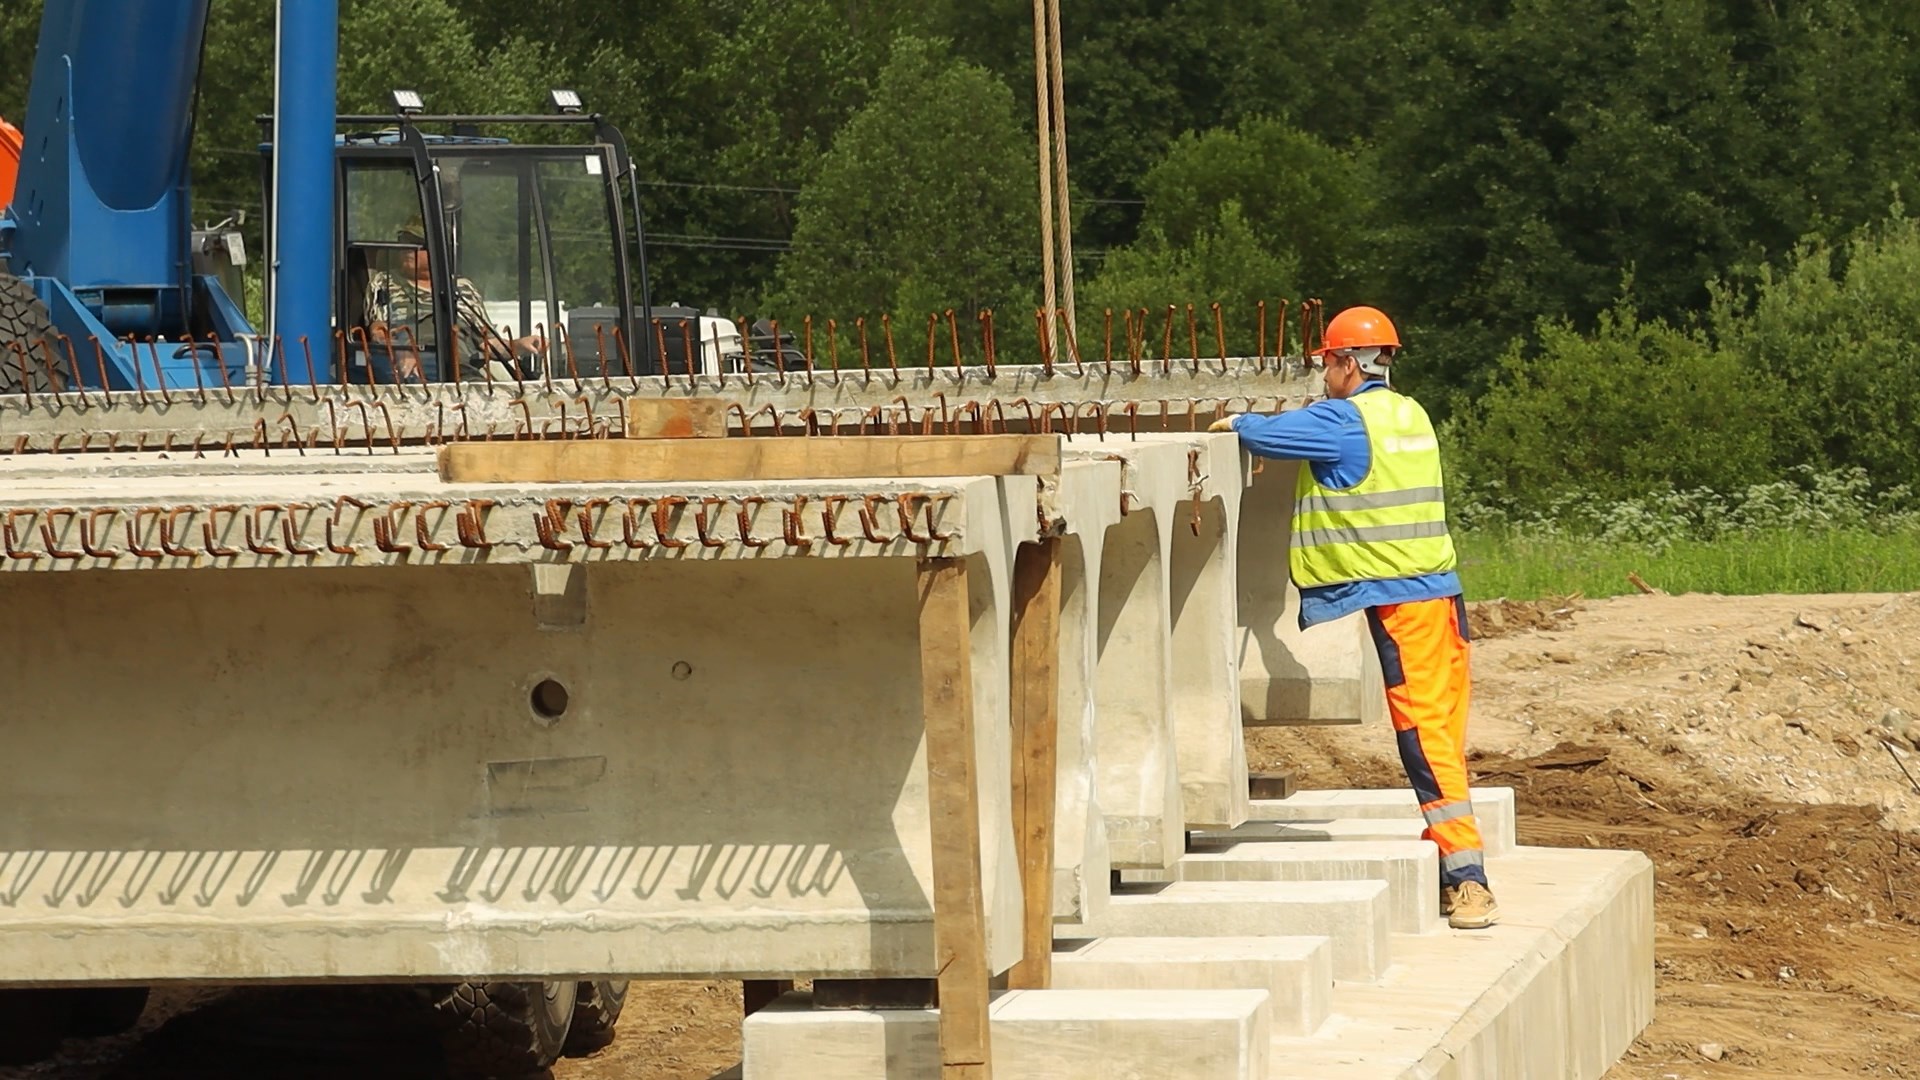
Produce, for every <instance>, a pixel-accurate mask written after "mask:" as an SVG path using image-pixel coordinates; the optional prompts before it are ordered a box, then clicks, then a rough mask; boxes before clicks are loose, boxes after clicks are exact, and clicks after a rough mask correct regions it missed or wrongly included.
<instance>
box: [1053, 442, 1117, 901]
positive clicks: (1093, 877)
mask: <svg viewBox="0 0 1920 1080" xmlns="http://www.w3.org/2000/svg"><path fill="white" fill-rule="evenodd" d="M1120 482H1121V481H1120V465H1119V463H1118V462H1113V461H1074V462H1070V463H1069V464H1068V465H1067V466H1066V467H1065V468H1064V469H1063V470H1062V471H1061V475H1060V484H1059V488H1058V490H1057V492H1056V498H1057V499H1058V503H1059V507H1060V511H1061V513H1062V515H1063V516H1064V517H1065V518H1066V520H1067V524H1068V527H1069V530H1070V531H1069V533H1068V534H1067V535H1066V536H1065V537H1064V538H1063V542H1062V545H1061V560H1060V561H1061V568H1060V710H1059V713H1060V717H1059V719H1060V723H1059V732H1058V735H1059V741H1058V763H1057V766H1056V776H1057V782H1056V788H1055V791H1056V795H1055V799H1054V808H1055V809H1054V818H1055V820H1054V846H1053V913H1054V916H1055V917H1056V918H1060V919H1066V920H1069V921H1084V920H1087V919H1091V918H1094V917H1095V916H1096V915H1097V913H1098V912H1099V910H1100V909H1101V908H1102V907H1104V905H1105V904H1106V898H1107V891H1108V888H1109V878H1110V875H1111V871H1112V865H1113V864H1112V858H1111V856H1110V855H1109V853H1108V849H1107V823H1106V818H1105V815H1104V814H1103V813H1102V811H1101V809H1100V799H1099V794H1098V792H1097V791H1096V790H1095V765H1094V761H1095V749H1096V745H1097V744H1096V727H1095V698H1096V689H1095V688H1096V687H1097V686H1098V669H1099V658H1100V648H1099V646H1100V634H1099V626H1100V609H1099V603H1100V592H1101V590H1100V581H1101V561H1100V556H1101V554H1102V552H1103V550H1104V548H1105V544H1104V543H1103V538H1104V537H1105V536H1106V535H1107V530H1108V529H1109V528H1110V527H1111V526H1112V525H1113V524H1114V523H1115V522H1117V521H1118V520H1119V519H1120V508H1119V505H1118V504H1119V500H1118V499H1116V498H1115V497H1114V495H1113V493H1114V491H1115V490H1117V489H1118V488H1119V487H1120Z"/></svg>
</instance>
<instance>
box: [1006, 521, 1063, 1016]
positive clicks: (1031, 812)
mask: <svg viewBox="0 0 1920 1080" xmlns="http://www.w3.org/2000/svg"><path fill="white" fill-rule="evenodd" d="M1060 544H1061V540H1060V539H1059V538H1058V537H1051V538H1049V539H1046V540H1042V541H1040V542H1039V543H1036V544H1023V545H1021V547H1020V551H1019V554H1018V555H1017V556H1016V557H1015V559H1014V564H1013V653H1012V663H1013V687H1012V698H1013V700H1012V704H1013V747H1014V750H1013V830H1014V831H1013V838H1014V844H1015V846H1016V847H1017V849H1018V851H1019V855H1020V881H1021V886H1022V896H1023V898H1024V900H1025V910H1024V912H1023V914H1022V918H1021V933H1020V939H1021V942H1022V943H1023V950H1022V957H1021V960H1020V963H1018V964H1016V965H1015V966H1014V968H1013V970H1012V971H1010V972H1008V973H1007V986H1008V988H1009V989H1013V990H1046V989H1048V988H1050V987H1051V986H1052V985H1053V839H1054V788H1055V782H1056V776H1057V770H1058V756H1059V742H1060V740H1059V735H1060V708H1059V706H1060Z"/></svg>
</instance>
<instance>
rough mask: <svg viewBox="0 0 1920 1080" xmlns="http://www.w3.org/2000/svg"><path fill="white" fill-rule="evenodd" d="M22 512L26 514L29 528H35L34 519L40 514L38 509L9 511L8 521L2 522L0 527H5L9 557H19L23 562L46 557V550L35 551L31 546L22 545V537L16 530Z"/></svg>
mask: <svg viewBox="0 0 1920 1080" xmlns="http://www.w3.org/2000/svg"><path fill="white" fill-rule="evenodd" d="M22 514H24V515H26V518H27V528H28V529H32V528H33V519H34V518H37V517H39V516H40V512H39V511H38V510H9V511H7V517H6V521H5V522H4V523H3V524H0V529H3V530H4V532H5V535H6V544H7V558H9V559H19V560H21V561H23V562H27V561H32V560H34V559H43V558H46V553H45V552H40V551H34V550H33V549H31V548H27V547H22V546H21V544H20V537H19V535H18V534H17V533H16V532H15V531H14V522H16V521H19V520H20V516H21V515H22Z"/></svg>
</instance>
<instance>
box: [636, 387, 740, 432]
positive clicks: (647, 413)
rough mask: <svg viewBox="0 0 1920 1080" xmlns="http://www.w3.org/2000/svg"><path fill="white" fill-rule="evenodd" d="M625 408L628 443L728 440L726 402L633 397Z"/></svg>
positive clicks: (712, 399)
mask: <svg viewBox="0 0 1920 1080" xmlns="http://www.w3.org/2000/svg"><path fill="white" fill-rule="evenodd" d="M622 407H623V408H624V409H625V410H626V414H627V438H629V439H724V438H726V437H727V402H726V401H725V400H724V399H722V398H710V397H708V398H699V397H696V398H641V397H631V398H628V399H627V400H626V404H625V405H624V406H622Z"/></svg>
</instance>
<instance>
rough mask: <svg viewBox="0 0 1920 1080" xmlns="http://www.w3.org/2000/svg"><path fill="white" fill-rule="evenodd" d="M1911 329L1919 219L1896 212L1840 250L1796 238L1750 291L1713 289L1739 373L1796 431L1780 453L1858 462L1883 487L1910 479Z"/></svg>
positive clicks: (1919, 308) (1915, 386)
mask: <svg viewBox="0 0 1920 1080" xmlns="http://www.w3.org/2000/svg"><path fill="white" fill-rule="evenodd" d="M1843 256H1844V269H1841V268H1840V265H1841V263H1842V261H1843V259H1842V257H1843ZM1916 325H1920V222H1917V221H1915V220H1914V219H1912V218H1909V217H1907V216H1905V214H1904V213H1903V212H1902V211H1900V210H1899V209H1898V208H1896V210H1895V214H1894V216H1893V217H1892V219H1891V220H1889V221H1888V222H1886V223H1885V224H1883V225H1880V226H1877V227H1872V228H1868V229H1865V230H1862V231H1861V232H1860V234H1859V235H1858V236H1856V237H1855V238H1854V239H1853V240H1852V241H1851V242H1849V243H1847V244H1845V245H1840V246H1836V245H1830V244H1827V243H1825V242H1820V241H1815V242H1810V243H1808V244H1806V245H1804V246H1803V247H1801V248H1800V250H1799V251H1798V252H1797V253H1796V254H1795V256H1794V257H1793V259H1792V260H1791V261H1790V262H1789V263H1788V265H1787V266H1786V267H1785V268H1784V269H1782V270H1780V271H1778V272H1775V271H1772V270H1762V271H1761V272H1760V274H1759V275H1758V279H1757V283H1756V284H1755V286H1754V287H1753V289H1752V290H1750V291H1749V290H1742V289H1735V288H1726V287H1723V288H1721V289H1719V290H1718V293H1717V296H1716V303H1715V307H1714V315H1713V327H1714V330H1715V332H1716V333H1717V334H1718V336H1719V339H1720V342H1721V347H1722V348H1723V349H1724V350H1726V351H1727V352H1728V354H1729V355H1731V356H1734V357H1737V358H1738V363H1739V364H1740V366H1741V369H1742V370H1743V371H1744V372H1745V373H1746V377H1747V378H1749V379H1756V380H1761V381H1764V382H1766V383H1769V384H1778V385H1781V386H1783V387H1785V388H1786V392H1787V393H1790V394H1791V395H1792V400H1793V401H1794V402H1795V403H1796V405H1797V409H1798V412H1799V413H1800V419H1799V424H1801V425H1803V426H1804V429H1805V432H1806V434H1805V436H1804V437H1803V438H1802V439H1800V440H1796V441H1797V442H1798V443H1800V445H1797V446H1796V445H1794V443H1793V442H1789V444H1788V445H1789V446H1790V447H1792V448H1793V449H1794V450H1795V451H1796V453H1795V454H1794V456H1793V458H1792V460H1795V461H1806V462H1810V463H1818V464H1825V465H1835V466H1859V467H1861V468H1864V469H1866V470H1867V471H1868V473H1869V474H1870V475H1871V476H1873V477H1874V478H1876V480H1878V481H1879V482H1880V483H1882V484H1883V485H1889V486H1890V485H1893V484H1900V483H1911V482H1912V479H1913V477H1915V476H1916V475H1920V342H1916V341H1915V338H1914V332H1913V328H1914V327H1915V326H1916ZM1730 415H1737V414H1730ZM1774 437H1775V438H1780V437H1781V433H1780V432H1775V433H1774Z"/></svg>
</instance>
